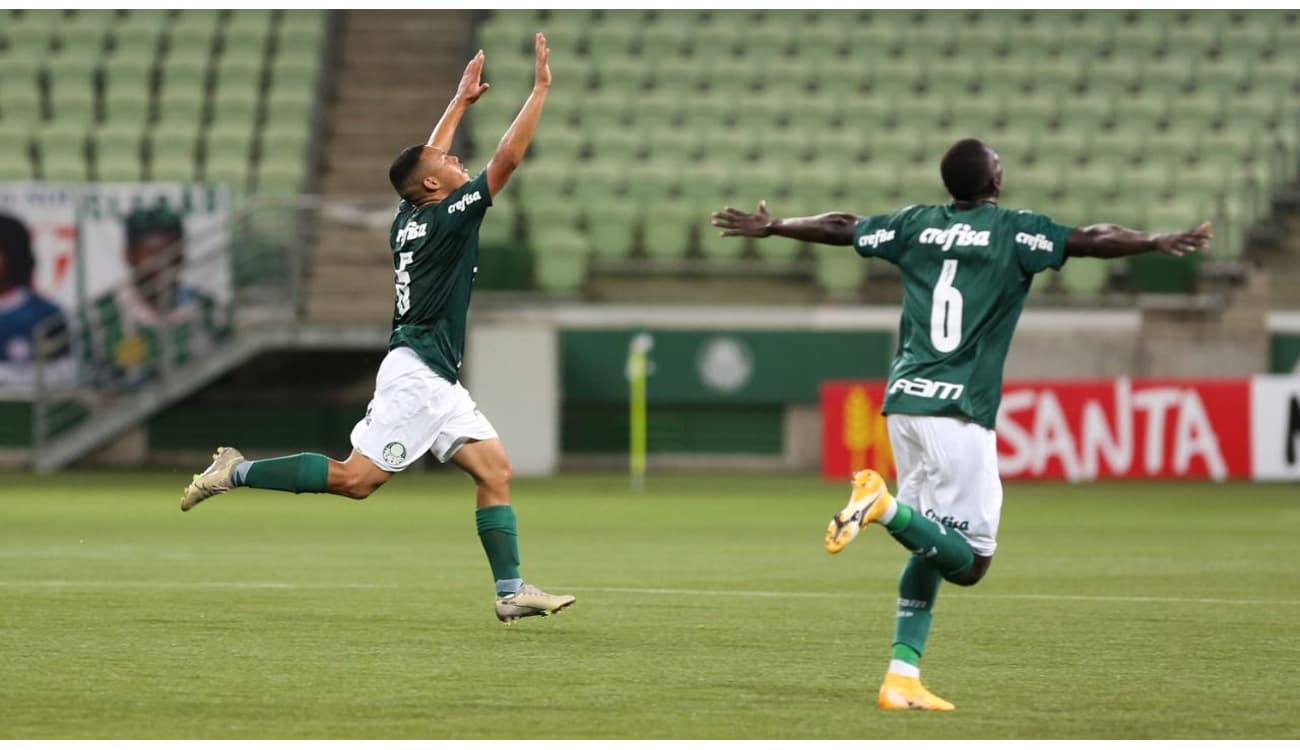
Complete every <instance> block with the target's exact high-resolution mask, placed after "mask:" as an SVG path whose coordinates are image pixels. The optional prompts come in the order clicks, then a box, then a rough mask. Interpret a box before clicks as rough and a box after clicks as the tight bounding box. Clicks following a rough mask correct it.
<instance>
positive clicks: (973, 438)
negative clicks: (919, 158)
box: [713, 139, 1210, 711]
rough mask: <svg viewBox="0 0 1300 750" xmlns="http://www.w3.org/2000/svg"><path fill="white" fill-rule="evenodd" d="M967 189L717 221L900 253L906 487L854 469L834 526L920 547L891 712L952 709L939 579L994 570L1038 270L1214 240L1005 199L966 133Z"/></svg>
mask: <svg viewBox="0 0 1300 750" xmlns="http://www.w3.org/2000/svg"><path fill="white" fill-rule="evenodd" d="M940 173H941V174H942V177H943V183H944V186H945V187H947V189H948V193H949V194H950V195H951V196H952V202H951V203H949V204H948V205H944V206H921V205H914V206H908V207H906V208H904V209H902V210H900V211H897V212H896V213H892V214H885V215H880V216H865V217H858V216H854V215H852V214H846V213H827V214H821V215H819V216H810V217H804V218H794V219H779V218H776V217H773V216H771V215H769V214H768V212H767V206H766V204H765V203H762V202H760V203H759V204H758V211H757V212H756V213H747V212H744V211H738V210H736V209H734V208H730V207H728V208H725V209H723V210H722V211H721V212H718V213H714V214H713V225H714V226H717V227H720V228H721V229H722V234H723V236H730V237H767V236H769V235H776V236H778V237H791V238H794V239H799V240H806V241H809V242H817V243H821V244H826V245H852V246H853V247H854V249H856V250H857V252H858V254H859V255H862V256H864V257H877V258H883V259H884V260H887V261H889V262H890V263H893V264H894V265H896V266H898V268H899V269H900V270H901V272H902V277H903V310H902V319H901V321H900V323H899V334H898V342H899V349H898V354H897V356H896V357H895V359H894V362H893V365H892V366H891V367H890V372H889V381H888V387H887V393H886V396H885V402H884V405H883V407H882V411H883V413H884V414H885V415H887V425H888V430H889V443H890V446H891V447H892V448H893V451H894V457H895V460H896V465H897V468H898V488H897V497H895V496H894V495H891V494H890V492H889V490H888V488H887V487H886V486H885V481H884V479H883V478H882V477H881V476H880V474H878V473H876V472H874V471H871V470H864V471H859V472H857V473H856V474H854V476H853V481H852V490H851V492H850V496H849V503H848V505H847V506H845V508H844V509H843V510H841V511H840V512H839V513H836V514H835V516H834V518H832V519H831V522H830V524H829V525H828V526H827V528H826V538H825V545H826V550H827V551H828V552H831V553H836V552H839V551H840V550H841V549H843V548H844V546H845V545H846V544H848V543H849V542H851V541H852V540H853V538H854V537H855V536H857V534H858V532H859V530H861V529H862V528H865V527H866V526H867V525H868V524H871V523H876V524H880V525H882V526H884V527H885V529H886V531H888V532H889V534H890V535H891V536H893V537H894V539H895V540H897V541H898V542H899V544H901V545H903V547H905V548H906V549H907V550H909V551H910V552H911V553H912V554H911V556H910V557H909V558H908V560H907V563H906V565H904V566H903V573H902V578H901V580H900V581H899V586H898V619H897V622H896V626H895V630H894V645H893V658H892V660H891V661H890V663H889V668H888V671H887V672H886V674H885V679H884V684H883V685H882V686H881V688H880V692H879V694H878V697H877V702H878V704H879V705H880V707H881V708H883V709H886V710H904V709H922V710H934V711H951V710H952V709H953V704H951V703H949V702H948V701H945V700H943V699H942V698H939V697H937V696H935V695H934V694H932V693H930V692H929V691H928V690H926V689H925V687H923V686H922V684H921V680H920V675H921V672H920V668H919V664H920V658H921V654H922V653H923V652H924V651H925V643H926V638H927V636H928V635H929V632H930V621H931V612H932V610H933V608H934V601H935V596H936V594H937V593H938V591H939V583H940V582H941V581H948V582H950V583H954V584H957V585H958V586H973V585H974V584H976V583H978V582H979V581H980V579H981V578H983V577H984V574H985V573H987V572H988V569H989V564H990V563H991V562H992V560H993V552H994V550H995V548H996V547H997V530H998V519H999V516H1000V514H1001V510H1002V483H1001V480H1000V479H999V478H998V461H997V447H996V439H995V436H994V432H993V427H994V420H995V418H996V416H997V411H998V403H999V401H1000V400H1001V398H1002V368H1003V365H1004V363H1005V362H1006V357H1007V349H1008V347H1009V346H1010V345H1011V335H1012V332H1013V331H1014V329H1015V326H1016V321H1017V320H1018V319H1019V317H1020V311H1021V310H1022V309H1023V307H1024V304H1025V296H1026V295H1027V294H1028V293H1029V285H1030V283H1031V282H1032V281H1033V276H1034V274H1036V273H1038V272H1040V271H1043V270H1045V269H1048V268H1056V269H1059V268H1061V266H1062V265H1064V263H1065V261H1066V259H1068V258H1070V257H1094V258H1122V257H1126V256H1129V255H1136V254H1139V253H1146V252H1153V251H1155V252H1163V253H1166V254H1168V255H1173V256H1182V255H1184V254H1185V253H1190V252H1195V251H1198V250H1201V249H1202V248H1204V247H1205V246H1206V243H1207V242H1208V241H1209V239H1210V233H1209V224H1208V223H1207V224H1202V225H1201V226H1200V227H1198V228H1196V229H1192V230H1190V231H1186V232H1175V233H1172V234H1153V233H1149V232H1140V231H1136V230H1132V229H1126V228H1124V227H1120V226H1116V225H1113V224H1096V225H1092V226H1086V227H1077V228H1071V227H1067V226H1062V225H1061V224H1058V223H1056V222H1054V221H1052V220H1051V219H1049V218H1048V217H1046V216H1044V215H1042V214H1037V213H1032V212H1030V211H1016V210H1010V209H1004V208H1001V207H999V206H998V196H999V194H1000V193H1001V191H1002V165H1001V163H1000V161H999V159H998V155H997V153H995V152H994V151H993V149H991V148H989V147H988V146H987V145H986V144H984V143H983V142H981V141H979V140H975V139H966V140H962V141H958V142H957V143H956V144H954V145H953V146H952V147H951V148H950V149H948V152H947V153H946V154H944V157H943V161H942V162H941V164H940Z"/></svg>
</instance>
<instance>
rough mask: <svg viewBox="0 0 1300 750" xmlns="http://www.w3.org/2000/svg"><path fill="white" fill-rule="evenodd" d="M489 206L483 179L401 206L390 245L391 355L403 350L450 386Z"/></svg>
mask: <svg viewBox="0 0 1300 750" xmlns="http://www.w3.org/2000/svg"><path fill="white" fill-rule="evenodd" d="M491 205H492V193H491V192H490V191H489V190H488V186H487V173H486V172H480V173H479V174H478V176H477V177H475V178H474V179H472V180H470V181H469V182H467V183H465V184H464V185H462V186H461V187H460V188H459V189H457V190H456V191H454V192H453V193H452V194H451V195H449V196H447V197H446V198H445V199H443V200H442V201H440V202H438V203H430V204H428V205H425V206H415V205H412V204H410V203H408V202H406V201H402V202H401V203H400V204H399V205H398V206H397V215H396V216H394V217H393V228H392V234H391V235H390V237H389V246H390V247H391V248H392V251H393V273H394V274H396V277H397V278H396V282H397V289H396V294H395V299H394V303H393V333H392V335H391V336H389V337H388V348H389V350H392V349H396V348H397V347H399V346H407V347H410V348H411V349H413V350H414V351H415V353H416V354H418V355H419V356H420V359H422V360H424V363H425V364H427V365H428V366H429V368H430V369H432V370H433V371H434V372H436V373H438V374H439V375H441V376H442V377H444V378H446V379H447V380H448V381H449V382H452V383H455V382H456V381H457V379H458V378H459V374H458V373H459V372H460V363H461V357H462V356H464V354H465V318H466V315H467V314H468V312H469V296H470V291H471V289H472V288H473V286H474V274H475V273H477V272H478V228H479V225H480V224H482V223H483V215H484V214H485V213H487V209H488V206H491Z"/></svg>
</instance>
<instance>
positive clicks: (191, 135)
mask: <svg viewBox="0 0 1300 750" xmlns="http://www.w3.org/2000/svg"><path fill="white" fill-rule="evenodd" d="M147 148H148V152H149V161H150V162H151V163H153V164H157V163H158V162H177V161H187V160H188V161H190V162H193V161H195V160H196V157H197V156H198V131H197V130H193V131H191V130H183V129H171V128H159V129H155V130H154V131H153V132H152V133H150V134H149V136H148V141H147Z"/></svg>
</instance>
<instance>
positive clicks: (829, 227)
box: [713, 201, 858, 245]
mask: <svg viewBox="0 0 1300 750" xmlns="http://www.w3.org/2000/svg"><path fill="white" fill-rule="evenodd" d="M857 224H858V217H857V216H854V215H853V214H841V213H830V214H819V215H817V216H800V217H797V218H793V219H780V218H777V217H775V216H772V215H771V214H769V213H768V212H767V201H759V202H758V211H757V212H755V213H747V212H745V211H740V210H737V209H734V208H732V207H731V206H727V207H726V208H724V209H722V210H721V211H717V212H715V213H714V214H713V226H715V227H718V228H719V229H721V230H722V236H723V237H769V236H772V235H776V236H777V237H789V238H790V239H795V240H804V241H806V242H817V243H820V244H823V245H852V244H853V230H854V228H855V227H856V226H857Z"/></svg>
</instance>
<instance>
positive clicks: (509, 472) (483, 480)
mask: <svg viewBox="0 0 1300 750" xmlns="http://www.w3.org/2000/svg"><path fill="white" fill-rule="evenodd" d="M514 475H515V473H514V468H513V467H511V466H510V462H509V461H503V462H501V463H500V464H498V465H495V466H491V467H489V468H486V469H483V470H482V471H480V472H479V473H478V474H477V475H476V476H475V477H474V480H475V481H476V482H478V483H479V484H480V485H482V486H484V487H491V488H493V489H505V488H507V487H509V486H510V480H511V479H513V478H514Z"/></svg>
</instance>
